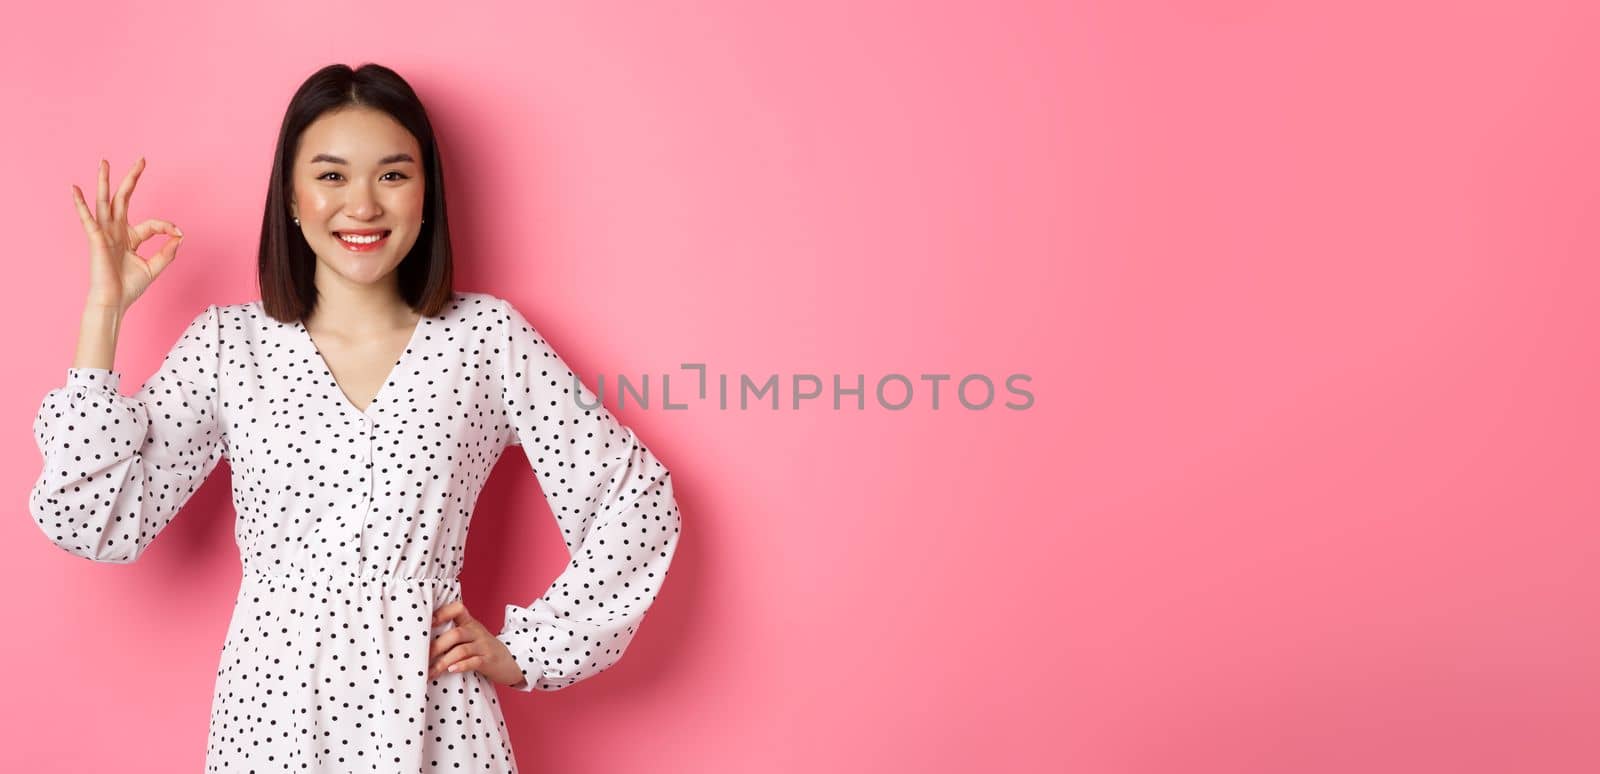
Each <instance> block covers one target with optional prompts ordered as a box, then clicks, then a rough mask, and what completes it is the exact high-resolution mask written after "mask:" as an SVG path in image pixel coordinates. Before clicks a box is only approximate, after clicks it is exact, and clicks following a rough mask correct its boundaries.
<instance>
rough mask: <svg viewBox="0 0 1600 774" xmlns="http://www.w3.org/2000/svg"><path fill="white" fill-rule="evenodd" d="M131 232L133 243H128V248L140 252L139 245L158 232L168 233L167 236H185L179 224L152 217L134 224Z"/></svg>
mask: <svg viewBox="0 0 1600 774" xmlns="http://www.w3.org/2000/svg"><path fill="white" fill-rule="evenodd" d="M130 233H132V234H133V243H132V244H130V245H128V249H129V250H132V251H134V252H138V251H139V245H141V244H144V242H145V240H147V239H149V238H150V237H153V236H155V235H156V234H166V235H167V236H172V237H181V236H183V232H182V231H180V230H179V229H178V227H177V226H174V225H172V222H171V221H167V220H162V219H160V218H150V219H149V220H146V221H144V222H142V223H140V224H139V225H137V226H134V227H133V228H132V230H131V232H130Z"/></svg>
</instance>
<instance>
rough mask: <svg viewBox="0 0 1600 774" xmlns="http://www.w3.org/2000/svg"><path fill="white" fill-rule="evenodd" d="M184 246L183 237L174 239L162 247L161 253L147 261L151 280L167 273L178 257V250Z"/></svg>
mask: <svg viewBox="0 0 1600 774" xmlns="http://www.w3.org/2000/svg"><path fill="white" fill-rule="evenodd" d="M182 246H183V237H181V236H180V237H173V238H171V239H168V240H167V243H166V244H164V245H162V246H161V250H160V252H157V253H156V254H155V255H152V256H150V257H149V258H146V259H145V264H146V265H148V266H149V267H150V278H151V279H155V278H156V277H159V276H161V272H163V271H166V269H167V265H168V264H170V263H172V262H173V261H174V260H176V259H177V257H178V248H179V247H182Z"/></svg>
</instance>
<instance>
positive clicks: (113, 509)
mask: <svg viewBox="0 0 1600 774" xmlns="http://www.w3.org/2000/svg"><path fill="white" fill-rule="evenodd" d="M74 489H76V487H73V486H69V487H63V488H49V487H44V486H35V487H34V489H33V491H32V492H31V493H30V494H29V496H28V511H29V513H30V514H31V515H32V516H33V523H34V524H35V525H36V526H38V528H39V531H40V532H43V533H44V535H45V537H46V538H48V539H49V540H50V542H51V543H52V544H54V545H55V546H56V547H57V548H59V549H61V550H63V551H65V552H67V553H69V554H72V555H73V556H77V557H80V558H83V559H87V560H89V561H91V562H101V563H105V564H131V563H133V562H134V561H136V560H137V559H138V558H139V555H140V554H141V553H143V551H144V546H143V545H142V544H141V543H140V542H139V540H138V539H137V535H138V532H137V531H135V532H134V533H133V534H125V531H124V530H122V529H119V528H118V527H119V525H122V524H125V523H126V522H127V517H124V516H119V515H117V513H118V512H119V508H120V498H118V497H116V496H115V493H112V495H113V496H110V497H105V498H104V499H102V498H100V497H96V496H95V495H87V496H85V495H84V494H83V492H78V491H73V490H74ZM96 494H100V495H104V493H102V492H97V493H96ZM80 503H81V504H84V505H87V506H88V507H86V508H80V507H77V505H78V504H80ZM135 521H138V519H137V518H135ZM133 528H134V530H138V529H139V525H138V524H134V525H133Z"/></svg>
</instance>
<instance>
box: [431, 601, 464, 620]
mask: <svg viewBox="0 0 1600 774" xmlns="http://www.w3.org/2000/svg"><path fill="white" fill-rule="evenodd" d="M465 612H467V605H466V603H465V602H463V601H462V600H459V599H458V600H456V601H454V602H451V603H450V604H448V605H445V606H444V607H441V608H439V609H438V610H435V611H433V625H434V626H438V625H439V624H441V623H444V622H445V621H448V620H450V619H452V618H455V617H456V616H458V615H461V614H463V613H465ZM457 625H459V624H457Z"/></svg>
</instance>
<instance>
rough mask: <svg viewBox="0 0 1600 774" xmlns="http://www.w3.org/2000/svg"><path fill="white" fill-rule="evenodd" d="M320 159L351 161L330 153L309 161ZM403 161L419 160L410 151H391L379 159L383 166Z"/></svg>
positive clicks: (335, 162)
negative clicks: (412, 156)
mask: <svg viewBox="0 0 1600 774" xmlns="http://www.w3.org/2000/svg"><path fill="white" fill-rule="evenodd" d="M319 161H326V162H329V163H332V164H349V163H350V162H348V161H345V160H344V159H341V158H339V157H338V156H335V155H332V154H330V153H318V154H317V155H315V156H312V157H311V161H310V162H309V163H311V164H315V163H317V162H319ZM402 161H409V162H411V163H413V164H415V163H417V160H416V159H414V158H411V154H409V153H391V154H389V155H387V156H384V157H383V158H381V159H378V165H379V166H382V165H384V164H398V163H400V162H402Z"/></svg>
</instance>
